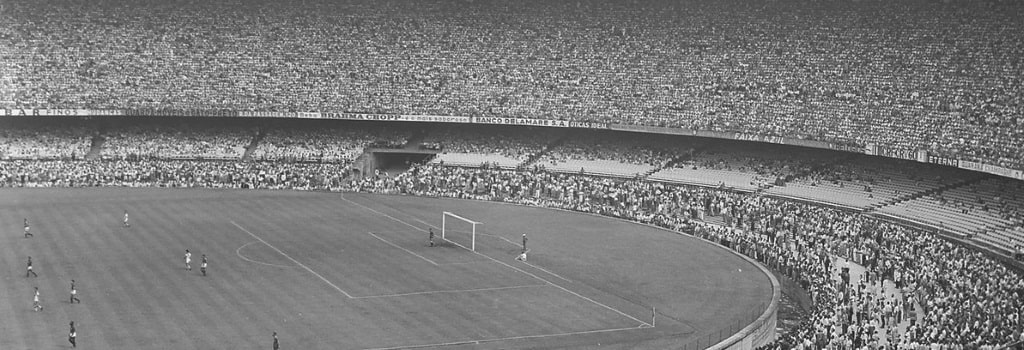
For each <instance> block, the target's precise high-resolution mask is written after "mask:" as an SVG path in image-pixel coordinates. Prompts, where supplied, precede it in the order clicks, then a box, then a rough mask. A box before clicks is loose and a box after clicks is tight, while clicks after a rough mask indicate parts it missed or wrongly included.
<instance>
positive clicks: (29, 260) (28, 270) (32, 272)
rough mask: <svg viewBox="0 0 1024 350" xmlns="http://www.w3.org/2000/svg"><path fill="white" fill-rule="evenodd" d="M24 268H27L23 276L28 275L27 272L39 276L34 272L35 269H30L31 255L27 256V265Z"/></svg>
mask: <svg viewBox="0 0 1024 350" xmlns="http://www.w3.org/2000/svg"><path fill="white" fill-rule="evenodd" d="M25 268H26V269H27V271H25V277H28V275H29V274H32V276H35V277H39V275H38V274H36V272H35V271H32V257H31V256H30V257H28V266H26V267H25Z"/></svg>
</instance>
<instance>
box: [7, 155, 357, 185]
mask: <svg viewBox="0 0 1024 350" xmlns="http://www.w3.org/2000/svg"><path fill="white" fill-rule="evenodd" d="M351 175H352V168H351V165H350V164H337V163H281V162H227V161H196V160H159V159H138V160H130V161H129V160H109V161H28V160H16V161H0V187H96V186H124V187H172V188H189V187H203V188H245V189H299V190H340V189H343V188H344V187H345V185H346V183H347V182H346V181H347V180H348V177H349V176H351Z"/></svg>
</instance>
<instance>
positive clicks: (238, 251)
mask: <svg viewBox="0 0 1024 350" xmlns="http://www.w3.org/2000/svg"><path fill="white" fill-rule="evenodd" d="M253 243H260V242H259V241H252V242H249V243H246V244H243V245H242V246H241V247H238V249H235V255H238V257H239V258H242V260H245V261H248V262H251V263H256V264H260V265H267V266H274V267H284V268H289V269H290V268H293V267H297V266H287V265H278V264H272V263H268V262H262V261H258V260H253V259H249V258H246V257H245V255H242V248H245V247H248V246H249V245H250V244H253Z"/></svg>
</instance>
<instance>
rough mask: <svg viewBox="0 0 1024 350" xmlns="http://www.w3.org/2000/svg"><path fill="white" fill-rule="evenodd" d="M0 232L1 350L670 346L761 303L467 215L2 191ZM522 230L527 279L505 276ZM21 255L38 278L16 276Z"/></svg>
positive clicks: (687, 247) (423, 207) (669, 247)
mask: <svg viewBox="0 0 1024 350" xmlns="http://www.w3.org/2000/svg"><path fill="white" fill-rule="evenodd" d="M124 210H128V211H129V215H130V220H131V224H132V227H130V228H123V227H121V221H122V217H123V212H124ZM442 211H451V212H454V213H458V214H459V215H462V216H465V217H468V218H471V219H473V220H477V221H480V222H483V226H481V228H480V231H479V232H478V233H479V234H478V237H477V251H476V252H472V251H469V250H466V249H463V248H461V247H458V246H457V245H453V244H441V245H439V246H438V247H428V245H427V234H426V229H427V228H428V227H431V226H434V227H439V226H440V224H441V212H442ZM23 218H28V219H29V221H30V223H31V225H32V232H33V233H34V234H35V236H34V237H32V238H23V236H22V219H23ZM0 228H2V229H3V230H4V232H7V233H6V234H4V235H2V236H0V262H2V266H0V273H2V275H0V278H2V282H0V315H2V316H0V346H2V348H4V349H54V348H70V344H69V343H68V342H67V332H68V322H70V321H74V322H75V325H76V328H77V331H78V345H79V348H83V349H171V348H174V349H243V348H244V349H269V348H270V345H271V342H272V340H271V333H272V332H275V331H276V332H278V334H279V336H280V338H281V342H282V348H284V349H387V348H537V347H540V348H567V347H578V348H584V347H595V346H598V345H599V344H600V346H601V347H612V348H636V347H640V348H664V347H666V346H669V345H671V344H682V343H687V342H690V341H691V340H693V339H697V338H700V337H703V336H705V335H706V334H708V333H711V332H715V331H717V330H718V329H720V328H723V327H727V326H729V325H730V324H731V323H735V322H736V320H737V319H739V318H749V317H750V315H754V314H759V313H760V312H761V311H762V309H763V307H764V305H767V304H768V302H769V301H770V298H771V285H770V283H769V280H768V278H767V277H766V276H764V275H763V274H761V272H760V271H759V270H758V269H757V268H755V267H754V266H752V265H751V264H750V263H748V262H746V261H744V260H742V259H740V258H738V257H736V256H735V255H733V254H732V253H730V252H727V251H725V250H723V249H720V248H717V247H714V246H711V245H708V244H706V243H704V242H701V241H700V240H697V239H693V238H691V237H686V236H680V235H675V234H672V233H669V232H666V231H662V230H657V229H653V228H649V227H645V226H640V225H635V224H630V223H625V222H621V221H618V220H613V219H608V218H600V217H595V216H590V215H582V214H575V213H567V212H560V211H552V210H545V209H538V208H528V207H519V206H511V205H500V204H492V203H482V202H473V201H459V200H443V199H430V198H414V197H395V196H373V195H364V194H346V195H340V194H337V193H306V192H292V191H231V190H198V189H3V190H0ZM435 232H438V233H439V230H438V229H436V228H435ZM524 232H525V233H527V234H528V235H529V238H530V241H529V248H530V256H529V261H528V262H527V263H522V262H517V261H515V260H514V258H515V255H516V253H518V249H519V247H518V244H519V243H518V242H519V240H520V235H521V234H522V233H524ZM438 240H439V239H438ZM185 249H189V250H191V252H192V260H193V261H192V267H193V269H192V271H188V270H186V269H185V266H184V261H183V256H184V253H185ZM203 254H206V255H207V256H208V258H209V262H210V263H209V271H208V272H209V275H208V276H205V277H204V276H202V275H201V274H200V272H199V262H200V260H201V256H202V255H203ZM28 256H32V259H33V262H34V268H35V270H36V272H37V273H39V277H38V278H32V277H29V278H26V277H24V276H25V262H26V260H27V258H28ZM71 279H74V280H76V285H77V287H78V289H79V295H78V296H79V298H80V299H81V300H82V303H81V304H77V303H76V304H70V303H68V299H69V286H70V281H71ZM33 287H39V289H40V292H41V294H42V303H43V305H44V307H45V310H44V311H42V312H34V311H32V295H33V292H32V291H33ZM651 306H657V308H658V312H659V314H660V315H659V318H658V321H657V326H656V327H651V312H650V309H651ZM759 308H762V309H759Z"/></svg>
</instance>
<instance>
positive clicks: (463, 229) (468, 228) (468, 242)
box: [441, 211, 480, 251]
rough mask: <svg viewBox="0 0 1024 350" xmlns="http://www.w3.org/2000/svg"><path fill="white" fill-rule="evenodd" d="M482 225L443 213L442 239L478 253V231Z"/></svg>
mask: <svg viewBox="0 0 1024 350" xmlns="http://www.w3.org/2000/svg"><path fill="white" fill-rule="evenodd" d="M479 225H480V223H479V222H476V221H473V220H470V219H467V218H464V217H461V216H458V215H455V214H452V213H450V212H447V211H446V212H443V213H442V215H441V239H443V240H445V241H448V242H451V243H452V244H455V245H457V246H460V247H463V248H466V249H469V250H472V251H476V229H477V226H479Z"/></svg>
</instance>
